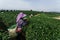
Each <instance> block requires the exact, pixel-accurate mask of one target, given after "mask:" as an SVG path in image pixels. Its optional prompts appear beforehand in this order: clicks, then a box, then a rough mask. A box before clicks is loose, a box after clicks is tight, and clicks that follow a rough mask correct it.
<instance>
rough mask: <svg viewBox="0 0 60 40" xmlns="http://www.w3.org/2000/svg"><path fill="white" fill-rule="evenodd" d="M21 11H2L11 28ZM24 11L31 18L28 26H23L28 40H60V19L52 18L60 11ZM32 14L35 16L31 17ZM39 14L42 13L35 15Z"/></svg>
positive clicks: (2, 15)
mask: <svg viewBox="0 0 60 40" xmlns="http://www.w3.org/2000/svg"><path fill="white" fill-rule="evenodd" d="M19 12H20V11H3V12H0V17H2V18H3V21H4V23H5V24H6V25H7V27H8V28H9V27H11V26H12V25H14V24H16V22H15V21H16V16H17V14H18V13H19ZM23 12H24V13H26V14H27V15H28V17H27V18H28V20H29V24H28V25H27V27H23V31H24V32H25V33H26V35H25V36H26V40H60V20H57V19H53V18H52V17H57V16H60V14H59V13H55V12H36V11H23ZM30 14H33V15H34V16H33V17H32V18H29V15H30ZM37 14H40V15H38V16H35V15H37ZM1 34H2V33H1ZM7 35H8V34H7ZM3 37H4V36H3ZM7 40H8V39H7Z"/></svg>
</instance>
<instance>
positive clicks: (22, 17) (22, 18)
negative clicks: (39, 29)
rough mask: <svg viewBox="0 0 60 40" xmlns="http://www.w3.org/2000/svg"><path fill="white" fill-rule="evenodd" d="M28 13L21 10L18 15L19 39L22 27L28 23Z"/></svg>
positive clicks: (17, 31)
mask: <svg viewBox="0 0 60 40" xmlns="http://www.w3.org/2000/svg"><path fill="white" fill-rule="evenodd" d="M25 17H26V14H24V13H23V12H20V13H19V14H18V16H17V20H16V23H17V29H16V33H17V37H18V39H17V40H20V38H19V37H20V33H21V32H22V27H23V26H25V25H26V24H27V21H26V20H27V19H26V18H25Z"/></svg>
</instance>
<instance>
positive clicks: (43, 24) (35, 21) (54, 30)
mask: <svg viewBox="0 0 60 40" xmlns="http://www.w3.org/2000/svg"><path fill="white" fill-rule="evenodd" d="M59 37H60V21H59V20H54V19H51V18H48V17H46V15H40V16H38V17H33V18H31V19H30V24H29V25H28V27H27V28H26V40H58V38H59Z"/></svg>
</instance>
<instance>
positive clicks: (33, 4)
mask: <svg viewBox="0 0 60 40" xmlns="http://www.w3.org/2000/svg"><path fill="white" fill-rule="evenodd" d="M0 9H19V10H30V9H32V10H37V11H59V12H60V0H0Z"/></svg>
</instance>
